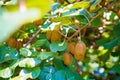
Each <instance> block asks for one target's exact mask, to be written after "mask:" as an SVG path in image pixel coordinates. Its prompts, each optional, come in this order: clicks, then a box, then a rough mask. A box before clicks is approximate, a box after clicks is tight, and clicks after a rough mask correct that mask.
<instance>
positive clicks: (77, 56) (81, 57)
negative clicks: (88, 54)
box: [74, 54, 84, 60]
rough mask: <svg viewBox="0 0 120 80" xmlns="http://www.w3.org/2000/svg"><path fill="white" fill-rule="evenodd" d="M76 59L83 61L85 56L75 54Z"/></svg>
mask: <svg viewBox="0 0 120 80" xmlns="http://www.w3.org/2000/svg"><path fill="white" fill-rule="evenodd" d="M74 57H75V59H76V60H83V59H84V55H79V54H75V55H74Z"/></svg>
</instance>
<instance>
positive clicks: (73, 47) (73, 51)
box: [68, 42, 76, 55]
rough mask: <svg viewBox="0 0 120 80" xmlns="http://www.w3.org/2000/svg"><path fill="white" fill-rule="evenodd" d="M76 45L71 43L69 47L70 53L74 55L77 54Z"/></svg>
mask: <svg viewBox="0 0 120 80" xmlns="http://www.w3.org/2000/svg"><path fill="white" fill-rule="evenodd" d="M75 45H76V43H75V42H71V43H69V45H68V51H70V52H71V53H72V54H73V55H74V54H75Z"/></svg>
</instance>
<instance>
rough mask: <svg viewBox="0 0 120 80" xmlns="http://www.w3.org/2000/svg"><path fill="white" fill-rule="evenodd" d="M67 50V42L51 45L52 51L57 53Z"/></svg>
mask: <svg viewBox="0 0 120 80" xmlns="http://www.w3.org/2000/svg"><path fill="white" fill-rule="evenodd" d="M66 49H67V43H66V42H65V41H63V42H59V41H57V42H53V43H51V44H50V50H51V51H52V52H57V51H65V50H66Z"/></svg>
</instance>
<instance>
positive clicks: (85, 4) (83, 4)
mask: <svg viewBox="0 0 120 80" xmlns="http://www.w3.org/2000/svg"><path fill="white" fill-rule="evenodd" d="M89 6H90V2H89V1H80V2H76V3H74V4H70V5H68V6H66V7H64V10H69V9H71V8H76V9H78V8H88V7H89Z"/></svg>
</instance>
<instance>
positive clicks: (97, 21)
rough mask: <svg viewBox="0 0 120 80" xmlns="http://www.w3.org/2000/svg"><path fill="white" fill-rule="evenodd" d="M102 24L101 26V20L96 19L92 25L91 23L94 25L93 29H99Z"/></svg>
mask: <svg viewBox="0 0 120 80" xmlns="http://www.w3.org/2000/svg"><path fill="white" fill-rule="evenodd" d="M100 24H101V20H100V18H95V19H94V20H93V21H92V23H91V25H92V26H93V27H99V26H100Z"/></svg>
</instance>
